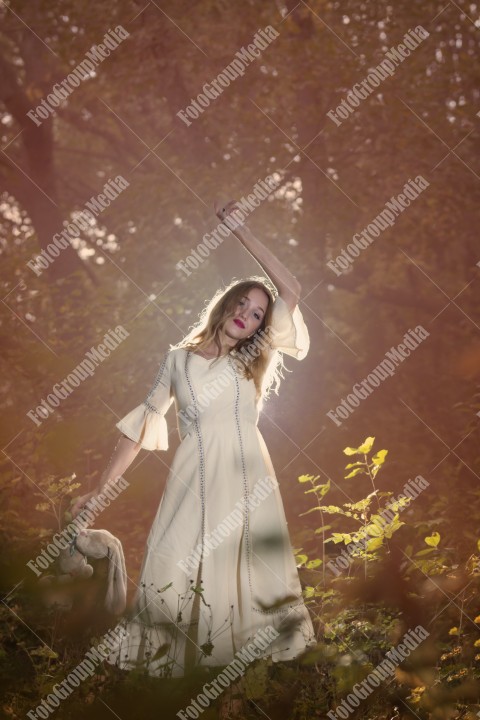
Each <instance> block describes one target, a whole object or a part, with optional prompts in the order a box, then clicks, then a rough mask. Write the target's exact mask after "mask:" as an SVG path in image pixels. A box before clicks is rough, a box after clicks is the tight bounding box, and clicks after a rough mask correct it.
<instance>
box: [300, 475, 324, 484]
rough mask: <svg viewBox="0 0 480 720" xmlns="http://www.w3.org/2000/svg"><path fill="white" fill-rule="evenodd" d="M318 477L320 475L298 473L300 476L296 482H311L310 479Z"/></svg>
mask: <svg viewBox="0 0 480 720" xmlns="http://www.w3.org/2000/svg"><path fill="white" fill-rule="evenodd" d="M319 477H320V475H317V476H316V477H314V476H313V475H300V477H299V478H298V482H301V483H306V482H312V480H318V478H319Z"/></svg>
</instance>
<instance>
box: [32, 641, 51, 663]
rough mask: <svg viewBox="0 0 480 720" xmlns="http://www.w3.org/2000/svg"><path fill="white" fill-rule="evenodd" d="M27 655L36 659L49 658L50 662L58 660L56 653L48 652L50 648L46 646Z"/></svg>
mask: <svg viewBox="0 0 480 720" xmlns="http://www.w3.org/2000/svg"><path fill="white" fill-rule="evenodd" d="M29 654H30V655H36V656H38V657H44V658H50V659H51V660H56V659H57V658H58V653H56V652H55V650H50V648H49V647H47V646H46V645H43V646H42V647H37V648H34V649H33V650H30V651H29Z"/></svg>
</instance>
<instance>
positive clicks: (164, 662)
mask: <svg viewBox="0 0 480 720" xmlns="http://www.w3.org/2000/svg"><path fill="white" fill-rule="evenodd" d="M215 210H216V213H217V215H218V217H219V218H220V219H221V220H225V218H226V217H228V221H229V222H228V225H229V227H231V226H232V222H231V219H232V217H236V219H237V221H238V216H236V215H235V204H234V203H229V204H228V205H227V206H226V207H222V206H216V208H215ZM233 232H234V234H235V235H236V236H237V237H238V239H239V240H240V241H241V242H242V244H243V245H244V247H245V248H246V249H247V250H248V251H249V252H250V253H251V254H252V255H253V257H254V258H255V259H256V260H257V261H258V262H259V264H260V265H261V266H262V268H263V270H264V271H265V273H266V274H267V275H268V276H269V278H270V279H271V281H272V283H274V285H275V286H276V288H277V290H278V296H277V298H276V299H274V298H273V295H272V293H271V291H270V290H269V288H268V287H267V286H266V285H265V284H264V283H262V282H260V281H259V280H247V281H243V282H236V283H232V284H231V286H230V287H229V288H227V290H226V291H223V292H220V293H217V295H216V296H215V297H214V298H213V299H212V301H211V302H210V304H209V306H208V307H207V308H206V310H205V311H204V313H203V316H202V318H201V321H200V323H199V325H197V326H196V327H194V328H193V330H192V331H191V332H190V333H189V335H187V337H186V338H184V340H183V341H182V342H181V343H179V344H178V345H177V346H175V347H172V348H170V350H169V351H168V352H167V353H166V354H165V355H164V357H163V360H162V362H161V365H160V369H159V372H158V374H157V377H156V380H155V382H154V385H153V387H152V389H151V391H150V393H149V395H148V397H147V399H146V400H145V402H144V403H143V404H141V405H139V406H138V407H136V408H135V409H134V410H132V411H131V412H130V413H128V414H127V415H126V416H125V417H124V418H123V419H122V420H120V422H118V423H117V427H118V428H119V430H120V431H121V432H122V436H121V438H120V439H119V441H118V444H117V446H116V448H115V451H114V454H113V456H112V458H111V460H110V463H109V466H108V467H107V469H106V471H105V472H104V474H103V475H102V478H101V482H100V487H99V488H98V490H97V491H96V492H100V490H101V487H102V486H103V484H104V483H105V482H107V480H109V479H112V478H118V477H119V476H121V475H122V474H123V473H124V472H125V470H126V469H127V468H128V467H129V465H130V464H131V462H132V460H133V459H134V458H135V456H136V455H137V453H138V452H139V451H140V449H141V448H144V449H147V450H167V449H168V431H167V425H166V421H165V413H166V412H167V410H168V408H169V407H170V405H171V404H172V402H173V401H175V406H176V411H177V426H178V432H179V435H180V438H181V443H180V445H179V447H178V449H177V451H176V454H175V457H174V459H173V463H172V466H171V469H170V472H169V476H168V479H167V483H166V487H165V491H164V494H163V497H162V500H161V502H160V506H159V508H158V512H157V515H156V518H155V520H154V522H153V525H152V528H151V530H150V534H149V536H148V540H147V548H146V552H145V556H144V559H143V565H142V571H141V578H140V582H139V586H138V590H137V593H136V598H135V603H134V607H133V610H132V611H131V613H130V615H129V617H128V618H127V620H126V621H125V623H126V629H127V630H128V633H129V634H128V636H127V637H126V638H125V639H124V640H123V643H122V645H121V646H120V647H119V649H118V652H117V653H113V654H112V655H111V656H110V657H109V662H112V663H113V662H117V663H118V665H119V666H120V667H122V668H129V667H134V666H135V665H137V666H138V662H144V663H145V667H146V668H147V669H148V672H149V673H150V674H151V675H157V676H182V675H184V674H185V672H186V671H187V670H188V668H192V667H195V666H198V665H200V666H207V665H208V666H223V665H228V664H229V663H230V662H231V661H232V660H233V659H234V657H235V654H236V653H237V652H239V651H241V650H242V648H244V647H245V646H246V645H248V644H249V643H250V642H253V643H254V645H255V649H256V652H257V655H256V656H257V657H267V656H271V657H272V659H273V660H274V661H281V660H288V659H292V658H294V657H297V656H298V655H299V654H300V653H301V652H303V651H304V650H305V649H306V647H308V646H311V645H313V644H315V635H314V630H313V626H312V622H311V619H310V616H309V613H308V611H307V609H306V607H305V605H304V603H303V599H302V592H301V587H300V582H299V578H298V573H297V569H296V566H295V560H294V556H293V553H292V548H291V545H290V540H289V536H288V530H287V523H286V519H285V513H284V509H283V504H282V500H281V497H280V493H279V489H278V483H277V482H276V479H275V472H274V469H273V466H272V463H271V460H270V456H269V454H268V450H267V448H266V446H265V442H264V440H263V438H262V435H261V434H260V431H259V430H258V427H257V422H258V416H259V410H260V408H261V406H262V401H263V399H264V398H265V397H267V395H268V392H269V391H270V390H271V389H272V387H273V383H274V382H275V381H276V382H277V387H278V384H279V378H280V377H282V376H281V375H280V372H281V368H282V356H281V354H280V353H286V354H288V355H290V356H292V357H295V358H297V359H298V360H301V359H303V358H304V357H305V355H306V354H307V352H308V349H309V335H308V330H307V328H306V326H305V323H304V321H303V317H302V314H301V312H300V310H299V308H298V306H297V303H298V300H299V296H300V289H301V288H300V284H299V283H298V281H297V280H296V279H295V277H294V276H293V275H292V274H291V273H290V272H289V271H288V270H287V269H286V268H285V267H284V265H282V263H281V262H280V261H279V260H278V259H277V258H276V257H275V256H274V255H273V253H271V252H270V251H269V250H268V249H267V248H266V247H265V246H264V245H263V244H262V243H261V242H260V241H259V240H258V239H257V238H255V237H254V236H253V234H252V233H251V232H250V231H249V230H248V228H246V226H245V225H243V226H242V225H238V226H237V227H236V229H235V230H234V231H233ZM275 390H276V391H277V388H275ZM93 495H95V491H94V492H93V493H87V494H86V495H84V496H82V497H81V498H79V500H78V501H77V502H76V504H75V506H74V508H73V513H74V514H76V513H78V512H79V511H80V509H81V507H82V506H83V504H84V503H85V502H86V501H87V500H89V499H90V498H91V497H92V496H93ZM245 662H246V661H244V663H245Z"/></svg>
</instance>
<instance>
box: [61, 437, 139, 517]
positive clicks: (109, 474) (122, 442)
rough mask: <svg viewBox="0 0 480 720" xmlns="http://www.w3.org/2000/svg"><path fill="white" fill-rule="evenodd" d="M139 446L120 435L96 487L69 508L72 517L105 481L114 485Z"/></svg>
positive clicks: (97, 491)
mask: <svg viewBox="0 0 480 720" xmlns="http://www.w3.org/2000/svg"><path fill="white" fill-rule="evenodd" d="M141 447H142V446H141V444H140V443H136V442H135V441H134V440H130V438H128V437H126V435H121V436H120V438H119V440H118V442H117V444H116V446H115V449H114V451H113V454H112V457H111V458H110V462H109V463H108V466H107V468H106V469H105V470H104V472H103V474H102V476H101V478H100V481H99V484H98V487H97V488H96V489H95V490H92V491H91V492H88V493H85V495H81V496H80V497H79V498H77V500H76V501H75V503H74V504H73V505H72V507H71V508H70V512H71V514H72V516H73V517H75V516H76V515H78V513H79V512H80V511H81V509H82V507H83V506H84V505H85V503H87V502H88V501H89V500H91V499H92V498H93V497H95V496H97V495H99V494H100V493H101V492H102V490H103V488H104V487H105V485H106V484H107V483H108V484H110V485H115V483H116V482H117V480H118V478H120V477H121V476H122V475H123V473H124V472H125V470H127V468H128V467H130V465H131V464H132V462H133V460H134V459H135V458H136V456H137V455H138V453H139V451H140V449H141Z"/></svg>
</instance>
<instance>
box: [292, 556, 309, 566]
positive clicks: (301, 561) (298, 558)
mask: <svg viewBox="0 0 480 720" xmlns="http://www.w3.org/2000/svg"><path fill="white" fill-rule="evenodd" d="M295 560H296V561H297V565H303V564H304V563H306V562H307V560H308V555H297V556H296V558H295Z"/></svg>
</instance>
